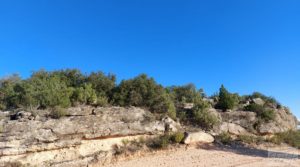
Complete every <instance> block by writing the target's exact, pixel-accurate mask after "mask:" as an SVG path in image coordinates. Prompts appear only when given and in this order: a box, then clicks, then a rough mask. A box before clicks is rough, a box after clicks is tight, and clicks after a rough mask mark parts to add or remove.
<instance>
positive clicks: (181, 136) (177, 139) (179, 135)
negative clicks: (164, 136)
mask: <svg viewBox="0 0 300 167" xmlns="http://www.w3.org/2000/svg"><path fill="white" fill-rule="evenodd" d="M183 139H184V134H183V133H182V132H176V133H174V134H172V136H171V140H172V141H173V142H174V143H181V142H182V140H183Z"/></svg>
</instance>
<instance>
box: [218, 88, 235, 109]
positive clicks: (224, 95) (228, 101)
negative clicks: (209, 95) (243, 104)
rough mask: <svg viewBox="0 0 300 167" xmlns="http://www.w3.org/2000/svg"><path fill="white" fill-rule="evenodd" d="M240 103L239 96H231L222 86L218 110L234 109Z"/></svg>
mask: <svg viewBox="0 0 300 167" xmlns="http://www.w3.org/2000/svg"><path fill="white" fill-rule="evenodd" d="M238 102H239V96H238V95H237V94H231V93H229V92H228V91H227V89H226V88H225V87H224V85H222V86H221V88H220V92H219V102H218V104H217V108H220V109H222V110H224V111H225V110H227V109H233V108H234V107H235V106H236V105H237V104H238Z"/></svg>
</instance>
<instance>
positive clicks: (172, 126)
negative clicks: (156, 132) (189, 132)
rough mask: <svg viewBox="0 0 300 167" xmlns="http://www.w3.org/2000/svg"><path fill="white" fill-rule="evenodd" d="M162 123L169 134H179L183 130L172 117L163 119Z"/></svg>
mask: <svg viewBox="0 0 300 167" xmlns="http://www.w3.org/2000/svg"><path fill="white" fill-rule="evenodd" d="M162 123H163V124H164V125H165V131H167V132H177V131H178V129H180V128H181V126H180V124H179V123H177V122H175V121H174V120H173V119H171V118H170V117H165V118H163V119H162Z"/></svg>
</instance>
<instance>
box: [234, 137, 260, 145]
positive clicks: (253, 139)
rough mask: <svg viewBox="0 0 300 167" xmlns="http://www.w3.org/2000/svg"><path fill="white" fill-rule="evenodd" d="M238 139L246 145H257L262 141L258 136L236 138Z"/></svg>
mask: <svg viewBox="0 0 300 167" xmlns="http://www.w3.org/2000/svg"><path fill="white" fill-rule="evenodd" d="M238 139H239V140H240V141H242V142H243V143H247V144H257V143H260V142H263V141H264V139H263V138H262V137H260V136H251V135H240V136H238Z"/></svg>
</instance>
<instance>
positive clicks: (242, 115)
mask: <svg viewBox="0 0 300 167" xmlns="http://www.w3.org/2000/svg"><path fill="white" fill-rule="evenodd" d="M274 113H275V119H274V120H272V121H269V122H263V121H260V122H259V121H258V118H257V116H256V113H255V112H249V111H232V112H223V113H221V117H222V123H221V124H220V125H219V126H217V127H216V128H215V130H214V131H215V132H216V133H217V134H218V133H221V132H228V133H231V134H234V135H244V134H247V133H254V134H259V135H270V134H275V133H280V132H285V131H288V130H295V129H297V119H296V117H295V116H293V115H292V114H290V113H289V112H288V111H286V110H285V109H274Z"/></svg>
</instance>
